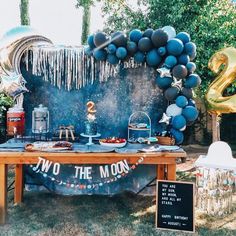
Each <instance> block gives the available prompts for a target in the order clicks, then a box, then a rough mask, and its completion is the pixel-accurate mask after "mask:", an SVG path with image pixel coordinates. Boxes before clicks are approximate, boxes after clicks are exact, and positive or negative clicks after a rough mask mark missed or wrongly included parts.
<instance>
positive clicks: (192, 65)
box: [186, 62, 197, 74]
mask: <svg viewBox="0 0 236 236" xmlns="http://www.w3.org/2000/svg"><path fill="white" fill-rule="evenodd" d="M186 68H187V70H188V73H189V74H192V73H193V72H194V71H195V70H196V68H197V67H196V64H195V63H194V62H188V63H187V64H186Z"/></svg>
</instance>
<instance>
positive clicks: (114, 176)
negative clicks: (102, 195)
mask: <svg viewBox="0 0 236 236" xmlns="http://www.w3.org/2000/svg"><path fill="white" fill-rule="evenodd" d="M144 159H145V157H144V156H141V157H140V158H138V159H137V161H136V163H135V164H133V165H131V166H129V165H128V163H127V160H121V161H119V162H116V163H112V164H110V165H105V166H104V165H102V166H99V170H100V177H101V179H102V180H101V181H100V182H95V183H94V182H92V179H93V177H92V168H93V166H74V167H73V168H74V173H75V174H74V179H79V181H81V180H82V181H83V180H90V181H89V183H87V184H84V183H79V182H78V181H73V182H68V181H67V182H66V181H64V180H63V179H58V178H57V176H58V175H59V174H60V163H53V162H52V161H49V160H46V159H44V158H42V157H39V158H38V163H37V165H36V166H34V165H30V167H31V169H32V171H34V172H35V173H39V174H41V175H42V176H43V177H44V178H49V179H50V180H51V181H52V182H55V183H57V184H58V185H64V186H66V187H68V188H78V189H94V188H98V187H102V186H103V185H105V184H111V183H114V182H116V181H118V180H119V179H120V178H123V177H126V176H127V175H128V174H129V173H130V172H132V171H133V170H135V169H136V168H137V167H138V165H139V164H141V163H142V162H143V161H144ZM50 169H51V170H52V171H51V173H52V174H48V172H49V170H50ZM110 176H111V177H110Z"/></svg>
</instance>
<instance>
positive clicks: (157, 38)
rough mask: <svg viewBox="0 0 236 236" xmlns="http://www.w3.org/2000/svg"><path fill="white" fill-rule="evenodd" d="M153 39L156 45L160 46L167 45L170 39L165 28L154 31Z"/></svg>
mask: <svg viewBox="0 0 236 236" xmlns="http://www.w3.org/2000/svg"><path fill="white" fill-rule="evenodd" d="M151 39H152V43H153V44H154V46H155V47H157V48H159V47H162V46H165V45H166V43H167V41H168V34H167V33H166V32H165V31H164V30H162V29H158V30H155V31H154V32H153V33H152V37H151Z"/></svg>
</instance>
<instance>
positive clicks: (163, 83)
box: [156, 75, 173, 89]
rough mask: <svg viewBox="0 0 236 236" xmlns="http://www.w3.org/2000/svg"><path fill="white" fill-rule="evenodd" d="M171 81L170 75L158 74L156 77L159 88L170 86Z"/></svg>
mask: <svg viewBox="0 0 236 236" xmlns="http://www.w3.org/2000/svg"><path fill="white" fill-rule="evenodd" d="M172 82H173V79H172V78H171V77H160V75H158V76H157V78H156V83H157V86H158V87H159V88H160V89H167V88H169V87H170V86H171V83H172Z"/></svg>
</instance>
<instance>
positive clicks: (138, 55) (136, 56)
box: [134, 51, 145, 63]
mask: <svg viewBox="0 0 236 236" xmlns="http://www.w3.org/2000/svg"><path fill="white" fill-rule="evenodd" d="M134 61H135V62H137V63H143V62H145V54H144V53H142V52H140V51H138V52H136V53H135V54H134Z"/></svg>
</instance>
